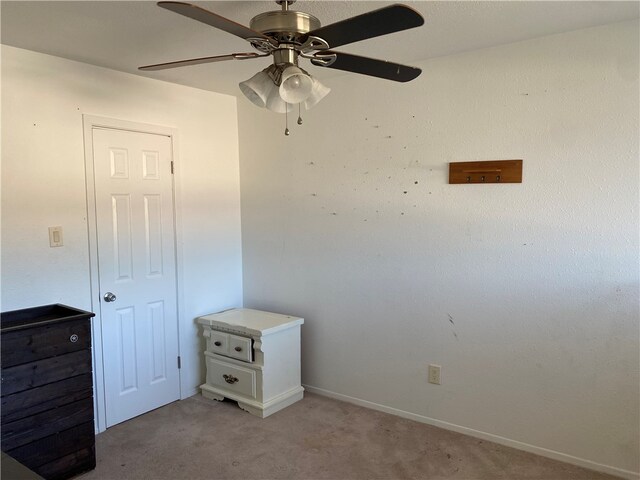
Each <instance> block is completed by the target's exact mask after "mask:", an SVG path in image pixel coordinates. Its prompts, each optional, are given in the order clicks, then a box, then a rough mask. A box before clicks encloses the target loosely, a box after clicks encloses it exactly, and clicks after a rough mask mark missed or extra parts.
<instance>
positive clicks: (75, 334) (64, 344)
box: [1, 319, 91, 368]
mask: <svg viewBox="0 0 640 480" xmlns="http://www.w3.org/2000/svg"><path fill="white" fill-rule="evenodd" d="M1 341H2V368H8V367H12V366H14V365H20V364H23V363H29V362H33V361H36V360H40V359H42V358H48V357H54V356H57V355H64V354H65V353H69V352H75V351H78V350H84V349H86V348H90V347H91V323H90V322H89V320H86V319H83V320H73V321H68V322H60V323H54V324H50V325H44V326H38V327H32V328H24V329H21V330H14V331H8V332H3V333H2V339H1Z"/></svg>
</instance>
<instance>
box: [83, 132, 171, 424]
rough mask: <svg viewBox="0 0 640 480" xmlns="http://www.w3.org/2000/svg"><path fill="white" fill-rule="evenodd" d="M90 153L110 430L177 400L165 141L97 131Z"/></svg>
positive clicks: (168, 141)
mask: <svg viewBox="0 0 640 480" xmlns="http://www.w3.org/2000/svg"><path fill="white" fill-rule="evenodd" d="M93 147H94V151H93V159H94V176H95V195H96V223H97V236H98V269H99V282H100V298H101V303H100V311H101V316H102V342H103V364H104V379H105V391H106V393H105V397H106V398H105V400H106V401H105V403H106V423H107V427H109V426H112V425H115V424H116V423H119V422H122V421H124V420H127V419H129V418H132V417H134V416H136V415H140V414H142V413H144V412H147V411H149V410H152V409H154V408H158V407H160V406H162V405H165V404H167V403H169V402H172V401H174V400H177V399H178V398H179V396H180V386H179V385H180V382H179V371H178V364H177V356H178V323H177V302H176V266H175V254H174V246H175V232H174V223H173V187H172V176H171V163H170V162H171V139H170V138H169V137H167V136H164V135H154V134H148V133H139V132H130V131H125V130H116V129H106V128H97V127H96V128H93ZM107 292H112V293H113V294H114V295H115V297H116V298H115V300H113V301H112V302H107V301H105V299H104V295H105V294H106V293H107Z"/></svg>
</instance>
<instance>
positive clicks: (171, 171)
mask: <svg viewBox="0 0 640 480" xmlns="http://www.w3.org/2000/svg"><path fill="white" fill-rule="evenodd" d="M171 175H173V160H171Z"/></svg>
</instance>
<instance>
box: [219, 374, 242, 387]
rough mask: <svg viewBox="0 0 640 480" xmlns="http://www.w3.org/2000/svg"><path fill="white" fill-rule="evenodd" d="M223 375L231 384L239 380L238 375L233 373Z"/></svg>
mask: <svg viewBox="0 0 640 480" xmlns="http://www.w3.org/2000/svg"><path fill="white" fill-rule="evenodd" d="M222 377H223V378H224V381H225V382H227V383H230V384H232V385H233V384H234V383H236V382H237V381H238V379H237V378H236V377H234V376H233V375H226V374H225V375H222Z"/></svg>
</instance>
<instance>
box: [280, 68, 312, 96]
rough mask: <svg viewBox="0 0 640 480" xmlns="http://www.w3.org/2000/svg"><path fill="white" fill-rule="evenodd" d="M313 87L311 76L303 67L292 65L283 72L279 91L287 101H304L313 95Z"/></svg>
mask: <svg viewBox="0 0 640 480" xmlns="http://www.w3.org/2000/svg"><path fill="white" fill-rule="evenodd" d="M312 88H313V80H312V79H311V76H310V75H309V74H308V73H307V72H305V71H304V70H302V69H301V68H298V67H296V66H295V65H290V66H288V67H286V68H285V69H284V71H283V72H282V79H281V82H280V88H279V92H280V97H281V98H282V100H284V101H285V102H287V103H301V102H304V101H305V100H306V99H307V98H308V97H309V95H311V90H312Z"/></svg>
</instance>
